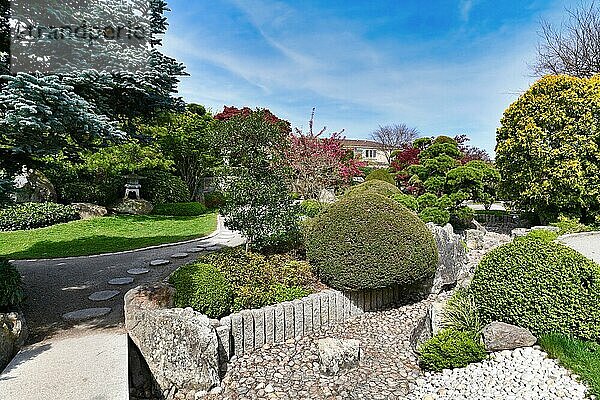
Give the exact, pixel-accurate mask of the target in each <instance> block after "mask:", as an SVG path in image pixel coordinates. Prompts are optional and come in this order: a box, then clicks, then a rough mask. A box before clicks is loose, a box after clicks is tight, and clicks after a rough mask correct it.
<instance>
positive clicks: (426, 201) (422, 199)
mask: <svg viewBox="0 0 600 400" xmlns="http://www.w3.org/2000/svg"><path fill="white" fill-rule="evenodd" d="M417 202H418V203H419V210H424V209H426V208H429V207H437V205H438V198H437V196H436V195H435V194H433V193H425V194H424V195H421V196H419V197H418V198H417Z"/></svg>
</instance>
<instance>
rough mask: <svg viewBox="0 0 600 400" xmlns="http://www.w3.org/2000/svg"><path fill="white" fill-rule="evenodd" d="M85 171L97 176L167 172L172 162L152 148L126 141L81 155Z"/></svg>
mask: <svg viewBox="0 0 600 400" xmlns="http://www.w3.org/2000/svg"><path fill="white" fill-rule="evenodd" d="M83 161H84V166H85V169H86V170H88V171H93V172H94V173H96V174H97V176H121V175H126V174H130V173H138V172H140V171H142V170H154V169H158V170H168V169H169V168H170V167H171V166H172V165H173V161H172V160H170V159H168V158H165V156H164V155H163V154H162V153H161V152H160V150H159V149H158V148H156V147H154V146H143V145H141V144H140V143H139V142H137V141H128V142H126V143H121V144H117V145H113V146H110V147H105V148H103V149H100V150H98V151H94V152H89V153H85V154H83Z"/></svg>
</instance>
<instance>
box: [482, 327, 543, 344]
mask: <svg viewBox="0 0 600 400" xmlns="http://www.w3.org/2000/svg"><path fill="white" fill-rule="evenodd" d="M482 336H483V342H484V344H485V349H486V350H487V351H501V350H513V349H518V348H519V347H530V346H533V345H534V344H535V343H536V342H537V338H536V337H535V336H533V335H532V334H531V332H530V331H529V330H527V329H525V328H520V327H518V326H515V325H510V324H506V323H504V322H497V321H495V322H492V323H490V324H488V325H486V326H485V328H483V331H482Z"/></svg>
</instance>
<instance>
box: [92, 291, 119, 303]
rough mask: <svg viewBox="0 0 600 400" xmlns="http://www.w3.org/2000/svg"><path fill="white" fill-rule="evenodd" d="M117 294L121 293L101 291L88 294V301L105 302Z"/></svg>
mask: <svg viewBox="0 0 600 400" xmlns="http://www.w3.org/2000/svg"><path fill="white" fill-rule="evenodd" d="M119 293H121V292H119V291H118V290H103V291H101V292H96V293H92V294H90V295H89V296H88V299H90V300H91V301H106V300H110V299H112V298H113V297H115V296H117V295H118V294H119Z"/></svg>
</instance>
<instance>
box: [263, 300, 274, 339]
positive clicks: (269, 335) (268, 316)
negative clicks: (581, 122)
mask: <svg viewBox="0 0 600 400" xmlns="http://www.w3.org/2000/svg"><path fill="white" fill-rule="evenodd" d="M263 311H264V312H265V343H268V344H273V343H275V307H272V306H267V307H265V308H263Z"/></svg>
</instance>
